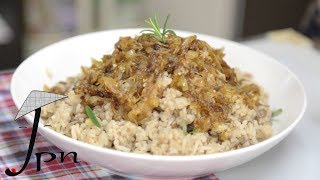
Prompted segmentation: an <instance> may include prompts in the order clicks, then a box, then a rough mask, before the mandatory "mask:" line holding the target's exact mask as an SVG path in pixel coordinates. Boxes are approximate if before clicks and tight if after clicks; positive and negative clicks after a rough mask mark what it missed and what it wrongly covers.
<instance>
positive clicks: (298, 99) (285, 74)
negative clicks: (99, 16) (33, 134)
mask: <svg viewBox="0 0 320 180" xmlns="http://www.w3.org/2000/svg"><path fill="white" fill-rule="evenodd" d="M139 31H140V29H123V30H114V31H105V32H98V33H92V34H87V35H82V36H78V37H74V38H71V39H67V40H64V41H61V42H58V43H55V44H53V45H51V46H48V47H46V48H44V49H42V50H40V51H39V52H37V53H35V54H34V55H32V56H30V57H29V58H28V59H27V60H26V61H24V62H23V63H22V64H21V65H20V66H19V68H18V69H17V70H16V71H15V74H14V76H13V80H12V84H11V92H12V96H13V99H14V102H15V103H16V105H17V106H18V107H21V105H22V103H23V101H24V99H25V98H26V97H27V95H28V94H29V93H30V91H31V90H42V88H43V85H44V84H47V85H53V84H54V83H56V82H58V81H60V80H65V79H66V77H68V76H71V75H76V74H78V73H80V67H81V66H82V65H84V66H86V65H90V63H91V58H96V59H100V58H101V57H102V55H104V54H106V53H110V52H112V50H113V47H114V44H115V43H116V42H117V41H118V38H119V37H120V36H134V35H136V34H138V33H139ZM176 32H177V34H178V35H180V36H188V35H191V34H193V33H188V32H182V31H176ZM198 38H199V39H202V40H205V41H206V42H208V43H209V44H210V45H211V46H212V47H215V48H221V47H224V49H225V54H226V56H225V60H226V61H227V63H228V64H229V65H230V66H232V67H238V68H240V69H241V70H242V71H247V72H249V73H251V74H253V75H254V80H255V81H256V82H257V83H258V84H259V85H261V86H262V87H263V88H264V89H265V91H266V92H267V93H268V95H269V102H270V105H271V107H272V108H274V109H276V108H282V109H283V110H284V111H283V113H282V114H281V115H280V116H278V117H277V118H276V119H275V120H274V121H273V122H274V123H273V127H274V131H275V134H277V133H279V132H281V131H282V130H284V129H286V128H287V127H288V126H290V124H292V123H293V122H294V121H296V120H297V119H299V118H298V117H299V116H301V114H302V112H303V111H304V108H305V100H306V99H305V94H304V89H303V86H302V85H301V83H300V81H299V80H298V79H297V78H296V77H295V76H294V75H293V73H291V72H290V71H289V70H288V69H287V68H286V67H285V66H283V65H281V64H280V63H278V62H277V61H275V60H273V59H272V58H270V57H268V56H266V55H264V54H262V53H259V52H257V51H254V50H252V49H250V48H247V47H244V46H241V45H239V44H237V43H234V42H231V41H227V40H224V39H220V38H215V37H211V36H206V35H198Z"/></svg>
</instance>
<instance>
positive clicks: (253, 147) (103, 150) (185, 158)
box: [10, 28, 307, 162]
mask: <svg viewBox="0 0 320 180" xmlns="http://www.w3.org/2000/svg"><path fill="white" fill-rule="evenodd" d="M142 29H143V28H124V29H112V30H106V31H97V32H92V33H87V34H82V35H77V36H74V37H71V38H67V39H64V40H61V41H58V42H56V43H53V44H51V45H49V46H46V47H44V48H42V49H40V50H39V51H37V52H35V53H34V54H32V55H31V56H29V57H28V58H26V59H25V60H24V61H23V62H22V63H21V64H20V65H19V66H18V68H17V69H16V70H15V72H14V74H13V76H12V79H11V84H10V91H11V95H12V99H13V102H14V104H15V106H16V107H18V108H20V107H21V105H22V103H20V104H19V102H18V99H17V96H16V89H14V85H15V83H16V79H17V78H18V77H17V75H18V72H19V71H21V69H22V68H23V67H24V66H25V64H26V63H28V62H29V61H32V59H33V57H34V56H36V55H38V54H39V53H42V52H43V51H45V50H46V49H48V48H52V47H54V46H59V44H60V43H65V42H67V41H72V40H75V39H78V38H83V37H84V36H91V35H98V34H104V33H112V32H119V31H123V32H127V31H132V32H139V31H141V30H142ZM175 31H176V32H177V33H183V34H189V35H190V34H196V35H199V36H201V37H204V40H205V39H206V38H213V39H217V40H219V41H224V42H225V43H229V44H231V45H235V46H238V47H241V48H243V49H246V50H248V51H251V52H254V53H256V54H259V55H261V56H264V57H265V60H267V61H271V62H272V63H274V64H276V65H277V66H280V67H281V68H283V69H284V70H285V71H287V73H288V74H290V76H291V77H292V78H293V79H294V81H296V82H297V84H298V86H299V87H300V88H301V90H302V93H303V97H302V98H303V106H302V109H301V111H300V113H299V115H298V116H297V117H296V118H295V119H294V121H293V122H292V123H291V124H290V125H289V126H288V127H287V128H285V129H284V130H282V131H281V132H279V133H277V134H275V135H272V136H271V137H270V138H268V139H266V140H264V141H262V142H259V143H257V144H254V145H250V146H248V147H244V148H240V149H236V150H230V151H226V152H219V153H214V154H201V155H172V156H171V155H152V154H139V153H134V152H123V151H119V150H115V149H110V148H105V147H100V146H97V145H93V144H89V143H86V142H83V141H79V140H76V139H73V138H71V137H68V136H66V135H63V134H60V133H59V132H56V131H54V130H52V129H50V128H48V127H43V126H39V127H38V130H40V131H44V132H46V133H50V134H51V135H53V136H55V138H58V139H60V140H61V141H66V142H68V143H70V144H72V145H73V144H76V145H77V146H78V147H80V148H87V149H90V150H91V151H98V152H100V153H106V154H110V155H113V156H122V157H125V158H133V159H142V160H150V161H154V160H156V161H169V162H178V161H201V160H211V159H220V158H225V157H229V156H236V155H239V154H242V153H245V152H252V151H255V150H256V149H259V148H261V147H263V146H265V145H267V144H270V143H272V142H274V141H276V140H277V139H280V138H284V137H286V135H288V134H289V133H290V132H291V131H292V129H293V128H294V127H295V126H296V125H297V124H298V123H299V122H300V121H301V119H302V117H303V115H304V113H305V111H306V108H307V95H306V91H305V88H304V86H303V83H302V82H301V81H300V80H299V78H298V77H297V76H296V75H295V74H294V73H293V72H292V71H291V70H290V69H289V68H288V67H287V66H285V65H283V64H281V63H280V62H279V61H277V60H276V59H275V58H273V57H271V56H269V55H267V54H265V53H263V52H260V51H257V50H255V49H253V48H250V47H247V46H245V45H243V44H240V43H237V42H234V41H231V40H227V39H223V38H219V37H216V36H212V35H207V34H203V33H195V32H190V31H182V30H175ZM25 117H26V120H27V121H28V123H30V124H32V123H33V117H32V116H31V115H30V114H27V115H26V116H25ZM40 123H41V122H40ZM44 138H45V137H44ZM47 140H48V139H47ZM48 141H50V140H48ZM53 144H54V143H53ZM54 145H56V144H54ZM56 146H58V145H56Z"/></svg>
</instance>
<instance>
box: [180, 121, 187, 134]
mask: <svg viewBox="0 0 320 180" xmlns="http://www.w3.org/2000/svg"><path fill="white" fill-rule="evenodd" d="M187 126H188V124H187V122H186V120H185V119H182V120H181V127H182V131H183V132H184V134H188V130H187Z"/></svg>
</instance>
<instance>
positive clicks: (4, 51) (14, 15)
mask: <svg viewBox="0 0 320 180" xmlns="http://www.w3.org/2000/svg"><path fill="white" fill-rule="evenodd" d="M22 14H23V8H22V1H21V0H1V1H0V18H2V20H3V22H5V24H6V25H8V27H9V29H10V30H11V36H12V37H11V38H9V39H8V41H7V42H1V43H0V70H4V69H13V68H16V67H17V66H18V65H19V64H20V63H21V61H22V35H23V21H22ZM0 28H1V27H0ZM2 30H3V28H2Z"/></svg>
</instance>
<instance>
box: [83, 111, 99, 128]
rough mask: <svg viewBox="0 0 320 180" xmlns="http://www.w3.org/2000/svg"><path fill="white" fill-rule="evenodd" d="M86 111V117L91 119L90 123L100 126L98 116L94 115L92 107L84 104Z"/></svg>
mask: <svg viewBox="0 0 320 180" xmlns="http://www.w3.org/2000/svg"><path fill="white" fill-rule="evenodd" d="M86 113H87V115H88V117H89V118H90V119H91V121H92V123H93V124H94V125H96V126H97V127H99V128H101V125H100V123H99V121H98V118H97V117H96V115H95V114H94V113H93V111H92V109H91V108H90V107H89V106H86Z"/></svg>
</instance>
